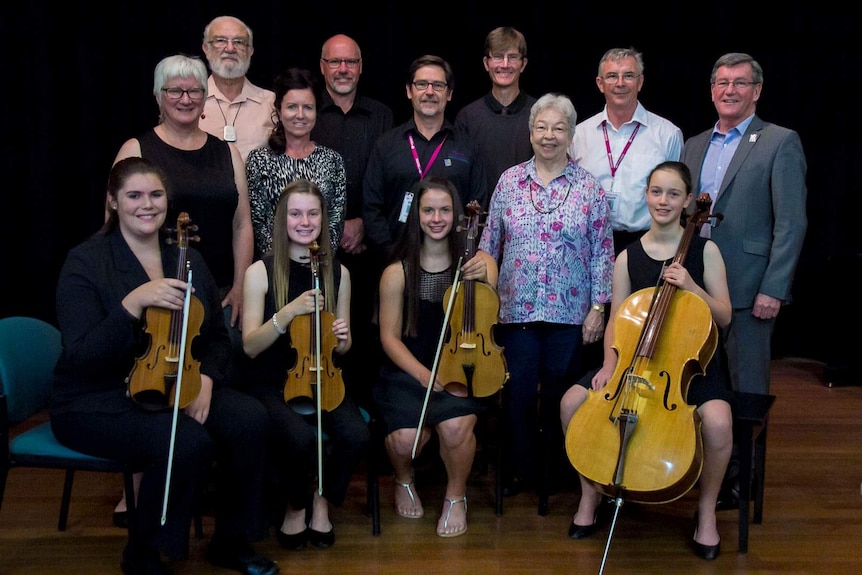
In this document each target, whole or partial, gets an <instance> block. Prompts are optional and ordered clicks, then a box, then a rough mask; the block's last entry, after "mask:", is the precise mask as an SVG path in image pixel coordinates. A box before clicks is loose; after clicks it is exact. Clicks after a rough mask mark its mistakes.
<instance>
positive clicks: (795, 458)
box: [0, 359, 862, 575]
mask: <svg viewBox="0 0 862 575" xmlns="http://www.w3.org/2000/svg"><path fill="white" fill-rule="evenodd" d="M773 370H774V375H773V380H772V392H773V393H774V394H775V395H777V396H778V399H777V400H776V403H775V405H774V406H773V408H772V412H771V419H770V427H769V442H768V450H767V468H766V491H765V503H764V519H763V523H762V524H760V525H751V528H750V539H749V551H748V553H747V554H739V553H738V552H737V551H738V547H737V514H736V512H735V511H722V512H720V513H719V530H720V532H721V534H722V551H721V555H720V556H719V557H718V559H716V560H715V561H713V562H706V561H703V560H701V559H699V558H698V557H696V556H695V555H694V554H693V553H692V552H691V550H690V549H689V547H688V546H687V542H688V540H689V539H690V538H691V536H692V530H693V522H692V514H693V512H694V508H695V499H694V496H695V493H694V492H693V491H692V492H690V493H689V494H687V495H685V496H684V497H683V498H681V499H679V500H677V501H675V502H672V503H668V504H663V505H638V504H634V503H631V504H626V505H624V506H623V508H622V510H621V513H620V518H619V520H618V523H617V527H616V530H615V532H614V536H613V538H612V541H611V544H610V551H609V554H608V558H607V562H606V564H605V566H604V573H607V574H608V575H610V574H615V573H639V574H642V573H648V574H653V573H655V574H675V573H679V574H683V573H685V574H713V573H751V574H761V573H776V574H777V573H781V574H810V573H829V574H843V573H847V574H850V573H852V574H854V575H855V574H856V573H860V572H862V493H860V489H862V485H860V484H862V387H858V386H850V387H831V388H830V387H828V386H827V385H826V382H825V381H824V379H823V366H822V365H821V364H819V363H815V362H811V361H808V360H795V359H782V360H777V361H775V362H774V363H773ZM493 477H494V474H493V470H491V471H490V472H488V473H479V472H478V471H477V472H476V473H474V475H473V477H472V478H471V480H470V483H469V485H468V496H469V503H470V508H469V531H468V533H467V534H465V535H464V536H462V537H458V538H453V539H442V538H440V537H437V536H436V535H435V533H434V528H435V525H436V522H437V517H438V515H439V512H440V511H439V510H440V506H441V502H442V496H443V491H442V489H443V485H442V483H439V482H434V483H427V482H426V483H425V484H422V483H421V482H420V484H419V492H420V495H421V496H422V499H423V502H424V504H425V508H426V516H425V517H424V518H423V519H421V520H418V521H417V520H410V519H404V518H401V517H398V516H397V515H396V514H395V512H394V510H393V503H392V500H393V487H392V479H391V478H390V477H384V478H381V499H382V503H381V505H382V510H381V514H382V533H381V534H380V535H379V536H377V537H374V536H372V534H371V520H370V518H368V517H367V516H366V515H365V514H364V512H365V509H364V504H365V483H364V476H363V475H362V474H360V473H357V476H356V477H355V478H354V481H353V483H352V484H351V488H350V492H349V494H348V498H347V501H346V502H345V504H344V506H343V507H342V508H340V509H337V510H335V511H334V512H333V514H332V519H333V523H334V525H335V530H336V536H337V542H336V544H335V546H334V547H332V548H330V549H327V550H319V549H306V550H304V551H299V552H288V551H285V550H283V549H281V548H280V547H279V546H278V544H277V543H276V542H275V540H274V538H269V539H267V540H265V541H262V542H260V543H258V544H257V547H258V549H259V550H260V551H262V552H263V553H265V554H267V555H269V556H271V557H272V558H274V559H277V560H278V562H279V565H280V567H281V572H282V573H285V574H292V573H296V574H300V573H302V574H308V573H318V574H324V573H338V574H354V573H355V574H370V573H375V574H381V575H383V574H402V573H422V574H426V573H428V574H431V573H440V574H446V575H452V574H461V573H469V574H481V573H494V574H497V573H501V574H518V575H522V574H540V573H541V574H545V573H548V574H550V573H559V574H564V573H565V574H567V575H569V574H575V573H598V572H599V569H600V567H601V560H602V554H603V551H604V548H605V544H606V542H607V533H608V530H607V528H605V529H604V530H602V531H600V532H599V533H598V534H597V535H595V536H593V538H591V539H587V540H582V541H572V540H570V539H568V537H567V536H566V531H567V529H568V525H569V522H570V521H571V514H572V512H573V511H574V509H575V507H576V505H577V498H578V494H577V491H574V490H573V491H570V492H569V491H566V492H561V493H557V494H555V495H552V496H551V499H550V513H549V514H548V515H546V516H539V515H538V514H537V506H536V503H537V500H536V496H535V495H534V494H531V493H522V494H520V495H518V496H516V497H513V498H509V499H506V500H505V506H504V513H503V516H502V517H496V516H495V515H494V505H493V491H492V490H493ZM61 487H62V476H61V473H60V472H54V471H29V470H23V469H17V470H12V471H11V473H10V475H9V481H8V485H7V489H6V497H5V501H4V502H3V508H2V510H0V574H2V575H23V574H40V575H41V574H53V573H58V574H63V575H76V574H87V575H90V574H94V573H119V572H120V570H119V559H120V553H121V551H122V548H123V546H124V544H125V533H124V531H122V530H120V529H117V528H115V527H113V526H112V525H111V512H112V508H113V505H114V503H115V502H116V499H117V495H118V494H119V493H120V478H119V477H118V476H111V475H101V474H86V473H82V474H79V477H77V479H76V483H75V489H74V494H73V497H72V508H71V511H70V517H69V526H68V529H67V530H66V531H65V532H62V533H61V532H58V531H57V530H56V523H57V516H58V508H59V502H60V490H61ZM204 529H205V531H206V533H207V534H211V533H212V519H211V518H210V517H205V518H204ZM205 549H206V539H204V540H194V539H193V542H192V548H191V551H190V559H189V560H187V561H184V562H181V563H177V564H174V565H173V568H174V570H175V572H176V573H177V574H192V573H194V574H198V573H200V574H208V573H213V574H216V573H225V574H226V573H231V572H230V571H225V570H222V569H217V568H213V567H211V566H210V565H208V564H207V563H206V561H205V560H204V559H203V557H204V553H205Z"/></svg>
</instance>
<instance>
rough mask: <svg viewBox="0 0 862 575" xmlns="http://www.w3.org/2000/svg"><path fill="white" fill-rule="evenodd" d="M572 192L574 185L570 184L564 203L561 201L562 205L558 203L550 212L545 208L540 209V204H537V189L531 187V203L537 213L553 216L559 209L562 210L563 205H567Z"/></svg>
mask: <svg viewBox="0 0 862 575" xmlns="http://www.w3.org/2000/svg"><path fill="white" fill-rule="evenodd" d="M536 187H538V186H536ZM571 192H572V185H571V184H569V187H568V188H567V189H566V195H565V197H564V198H563V199H562V201H560V203H558V204H557V205H556V206H554V207H553V208H551V209H550V210H548V209H545V208H540V207H539V205H538V204H536V190H535V188H534V187H532V186H531V187H530V201H531V202H533V207H534V208H535V209H536V211H537V212H539V213H540V214H553V213H554V212H556V211H557V210H558V209H560V206H562V205H563V204H565V203H566V200H568V199H569V194H570V193H571Z"/></svg>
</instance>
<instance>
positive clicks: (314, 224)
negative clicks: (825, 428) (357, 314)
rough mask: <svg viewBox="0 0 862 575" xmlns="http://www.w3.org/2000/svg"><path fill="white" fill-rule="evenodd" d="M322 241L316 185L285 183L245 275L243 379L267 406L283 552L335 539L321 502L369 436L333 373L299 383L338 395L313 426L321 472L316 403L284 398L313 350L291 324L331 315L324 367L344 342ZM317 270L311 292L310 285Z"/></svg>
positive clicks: (343, 317) (344, 482)
mask: <svg viewBox="0 0 862 575" xmlns="http://www.w3.org/2000/svg"><path fill="white" fill-rule="evenodd" d="M329 240H330V238H329V221H328V216H327V210H326V201H325V200H324V197H323V194H322V193H321V191H320V188H318V186H317V184H315V183H313V182H311V181H309V180H304V179H298V180H294V181H292V182H290V183H289V184H288V185H287V186H286V187H285V188H284V191H283V192H282V193H281V196H280V197H279V199H278V202H277V204H276V208H275V220H274V224H273V244H272V250H271V251H270V252H269V253H267V254H266V255H264V256H263V258H262V259H260V260H258V261H256V262H255V263H253V264H252V265H251V267H249V268H248V270H247V271H246V274H245V284H244V289H243V293H244V303H243V310H244V311H243V318H242V339H243V348H244V349H245V352H246V354H247V355H248V356H249V357H250V358H251V361H250V362H249V364H248V369H247V379H248V384H249V392H250V393H252V394H253V395H255V396H256V397H258V398H259V399H260V400H261V401H262V402H263V404H264V405H265V406H266V409H267V411H268V412H269V416H270V421H271V424H272V427H273V433H274V438H273V445H272V450H271V454H272V457H271V459H272V461H273V462H274V466H275V470H276V476H277V483H278V489H279V493H278V495H277V496H276V500H277V501H279V502H283V503H284V504H285V505H286V509H285V512H284V516H283V519H282V521H281V525H280V528H279V530H278V531H277V532H276V539H277V540H278V542H279V544H280V545H281V546H282V547H284V548H286V549H301V548H303V547H305V545H306V543H310V544H311V545H313V546H315V547H320V548H325V547H329V546H331V545H332V544H333V543H335V531H334V529H333V526H332V523H331V522H330V520H329V504H332V505H336V506H338V505H341V504H342V503H343V502H344V498H345V495H346V493H347V487H348V484H349V483H350V477H351V474H352V472H353V468H354V466H355V464H356V462H357V460H358V459H359V456H360V455H361V454H362V452H363V451H364V449H365V448H366V445H367V444H368V441H369V438H370V433H369V431H368V425H367V424H366V423H365V420H364V419H363V417H362V414H361V413H360V411H359V408H358V407H357V406H356V404H355V403H353V401H352V400H351V399H350V396H349V395H345V394H344V383H343V381H342V380H341V379H340V376H339V377H331V378H324V380H323V381H321V386H322V387H321V388H319V389H318V390H308V393H307V394H306V395H307V396H313V395H314V394H315V393H321V394H324V395H328V393H329V392H330V391H334V390H333V387H336V386H339V385H340V386H341V388H340V390H338V391H340V396H343V399H341V401H340V402H336V403H337V405H332V406H330V407H329V408H327V409H326V411H323V412H320V421H321V422H322V426H323V430H322V431H324V432H325V433H326V434H327V436H328V437H329V443H330V444H331V450H330V449H327V454H326V456H325V457H326V458H325V461H324V462H323V465H324V467H322V469H324V473H323V477H320V476H319V473H318V469H321V468H320V467H318V463H319V462H318V432H319V431H320V430H318V429H317V423H315V421H314V420H315V419H316V418H314V417H310V416H311V415H312V414H315V413H317V411H315V409H316V408H315V407H313V406H311V405H309V404H307V403H305V404H304V403H303V402H302V399H304V398H305V397H306V395H302V394H299V393H298V394H297V396H296V397H294V398H292V399H291V400H290V401H288V398H287V389H286V387H288V386H287V384H286V381H288V380H290V379H291V378H294V377H295V376H296V375H297V374H298V372H299V371H301V370H303V369H306V368H308V367H309V364H310V363H314V360H313V359H312V358H311V357H310V355H311V354H312V353H313V352H311V350H312V349H314V348H315V347H316V342H315V341H312V340H314V339H316V337H315V335H313V334H312V333H311V330H309V329H295V328H296V327H297V326H310V325H311V322H308V321H305V320H308V318H309V317H312V318H313V317H314V316H315V313H316V309H322V310H325V311H326V312H328V313H329V314H330V315H331V314H334V316H335V319H334V321H332V323H331V326H332V327H331V333H319V335H320V337H321V338H322V339H330V340H331V337H328V336H334V338H335V341H336V342H337V343H335V345H334V349H328V350H324V351H325V352H326V358H322V357H318V358H317V359H320V360H321V361H325V363H326V364H327V365H329V366H331V365H332V364H331V360H332V354H333V353H335V354H338V355H343V354H344V353H346V352H347V350H348V349H350V343H351V338H350V325H349V322H348V318H349V317H350V274H349V273H348V271H347V268H345V267H344V266H343V265H341V263H339V262H338V260H337V259H335V258H333V255H332V253H331V249H330V247H329V246H330V245H331V244H330V241H329ZM318 245H320V246H322V249H318ZM317 272H319V275H320V280H319V282H318V283H319V285H320V289H315V287H314V285H315V282H314V280H315V278H316V277H317V275H318V274H317ZM288 331H289V332H290V334H289V335H287V334H288ZM321 331H322V330H321ZM321 355H322V354H321ZM321 365H322V364H321ZM321 371H322V370H321ZM326 371H327V372H331V371H332V370H330V369H327V370H326ZM330 375H331V373H330ZM291 387H292V384H291ZM309 403H310V402H309ZM315 480H316V481H315ZM314 487H317V489H314ZM312 491H313V493H312Z"/></svg>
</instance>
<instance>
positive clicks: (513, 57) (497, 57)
mask: <svg viewBox="0 0 862 575" xmlns="http://www.w3.org/2000/svg"><path fill="white" fill-rule="evenodd" d="M488 57H489V58H490V59H491V61H492V62H494V63H495V64H502V63H503V62H505V61H506V60H508V61H509V62H511V63H512V64H517V63H519V62H520V61H521V59H522V58H523V56H521V55H520V54H490V55H489V56H488Z"/></svg>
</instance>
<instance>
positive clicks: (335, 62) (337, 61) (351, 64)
mask: <svg viewBox="0 0 862 575" xmlns="http://www.w3.org/2000/svg"><path fill="white" fill-rule="evenodd" d="M321 60H323V61H324V62H326V65H327V66H329V68H330V70H337V69H338V67H339V66H341V63H342V62H344V65H345V66H347V67H348V68H350V69H351V70H352V69H353V68H356V67H357V66H358V65H359V60H361V58H329V59H327V58H321Z"/></svg>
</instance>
